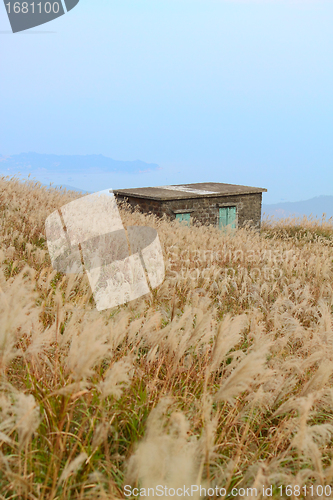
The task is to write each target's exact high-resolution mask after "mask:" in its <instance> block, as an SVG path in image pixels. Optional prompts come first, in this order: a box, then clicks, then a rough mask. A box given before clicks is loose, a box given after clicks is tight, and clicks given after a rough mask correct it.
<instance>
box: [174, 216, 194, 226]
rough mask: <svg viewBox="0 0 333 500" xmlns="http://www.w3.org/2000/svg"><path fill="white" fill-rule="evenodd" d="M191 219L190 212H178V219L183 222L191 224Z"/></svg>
mask: <svg viewBox="0 0 333 500" xmlns="http://www.w3.org/2000/svg"><path fill="white" fill-rule="evenodd" d="M190 219H191V216H190V214H176V220H178V221H179V222H182V223H183V224H186V225H187V226H189V225H190Z"/></svg>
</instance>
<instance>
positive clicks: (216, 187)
mask: <svg viewBox="0 0 333 500" xmlns="http://www.w3.org/2000/svg"><path fill="white" fill-rule="evenodd" d="M266 191H267V189H265V188H258V187H251V186H239V185H237V184H222V183H221V182H199V183H196V184H179V185H174V186H156V187H144V188H133V189H114V190H113V193H114V194H115V195H121V196H125V197H133V198H146V199H149V200H159V201H168V200H184V199H189V198H207V197H209V198H213V197H217V196H232V195H238V194H252V193H263V192H266Z"/></svg>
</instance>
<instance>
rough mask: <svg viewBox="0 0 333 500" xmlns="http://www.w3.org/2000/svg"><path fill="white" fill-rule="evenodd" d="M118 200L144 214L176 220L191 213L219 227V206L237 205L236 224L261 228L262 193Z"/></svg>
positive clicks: (203, 221)
mask: <svg viewBox="0 0 333 500" xmlns="http://www.w3.org/2000/svg"><path fill="white" fill-rule="evenodd" d="M116 197H117V200H119V201H122V200H124V199H126V201H127V203H129V205H130V206H132V207H133V208H137V207H138V208H139V209H140V211H141V212H143V213H153V214H155V215H157V216H159V217H162V215H163V214H166V215H168V216H169V217H170V218H171V219H175V217H176V213H177V212H179V213H180V212H184V213H186V212H190V214H191V220H193V221H199V222H200V223H201V224H211V225H214V226H218V220H219V207H223V206H236V212H237V227H242V226H244V225H245V224H247V223H250V224H251V225H253V226H255V227H257V228H258V229H260V224H261V200H262V193H251V194H239V195H232V196H214V197H205V198H204V197H202V198H190V199H180V200H170V201H158V200H150V199H149V200H148V199H144V198H136V197H128V196H127V197H125V196H122V195H119V194H118V195H116Z"/></svg>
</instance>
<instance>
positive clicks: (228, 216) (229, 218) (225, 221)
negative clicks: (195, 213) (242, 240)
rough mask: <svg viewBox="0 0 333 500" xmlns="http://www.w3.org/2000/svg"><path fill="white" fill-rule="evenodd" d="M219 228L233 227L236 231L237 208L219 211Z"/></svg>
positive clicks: (226, 208) (224, 208)
mask: <svg viewBox="0 0 333 500" xmlns="http://www.w3.org/2000/svg"><path fill="white" fill-rule="evenodd" d="M219 216H220V217H219V228H220V229H222V228H224V227H226V226H231V228H232V229H236V207H221V208H220V210H219Z"/></svg>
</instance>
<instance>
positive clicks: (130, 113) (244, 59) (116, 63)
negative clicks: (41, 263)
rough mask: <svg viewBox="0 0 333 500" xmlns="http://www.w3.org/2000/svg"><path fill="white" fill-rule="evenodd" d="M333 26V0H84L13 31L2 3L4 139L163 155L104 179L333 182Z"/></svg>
mask: <svg viewBox="0 0 333 500" xmlns="http://www.w3.org/2000/svg"><path fill="white" fill-rule="evenodd" d="M332 26H333V3H332V1H321V0H314V1H307V0H302V1H292V0H289V1H287V0H286V1H284V0H265V1H264V0H263V1H252V0H246V1H236V0H235V1H225V0H99V1H96V0H94V1H93V0H91V1H88V0H80V3H79V4H78V5H77V7H75V8H74V9H73V10H72V11H71V12H69V13H68V14H66V15H65V16H63V17H61V18H59V19H56V20H55V21H52V22H50V23H48V24H45V25H43V26H40V27H38V28H34V29H33V30H29V31H27V32H23V33H17V34H11V33H9V30H10V25H9V21H8V19H7V17H6V11H5V7H4V5H3V3H1V4H0V71H1V75H0V153H2V154H15V153H20V152H28V151H35V152H38V153H55V154H100V153H101V154H104V155H106V156H110V157H112V158H114V159H117V160H136V159H140V160H143V161H146V162H152V163H158V164H159V165H160V166H161V167H162V169H161V170H160V171H159V172H158V173H155V174H154V175H151V174H149V173H147V174H141V177H140V179H138V176H136V177H135V178H134V177H133V178H130V177H129V176H124V177H123V178H120V177H119V178H117V179H115V183H114V184H113V185H110V186H106V187H132V186H135V185H139V184H140V185H161V184H166V183H169V184H177V183H184V182H200V181H218V182H228V183H235V184H246V185H253V186H259V187H266V188H267V189H268V193H267V194H265V195H264V202H265V203H275V202H279V201H282V200H286V201H296V200H300V199H307V198H310V197H312V196H317V195H321V194H326V195H333V140H332V132H333V114H332V112H333V28H332ZM41 32H44V33H41ZM111 181H112V179H111ZM108 183H109V184H110V181H108ZM121 184H122V185H121ZM78 187H81V186H78ZM102 188H103V186H101V189H102Z"/></svg>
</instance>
